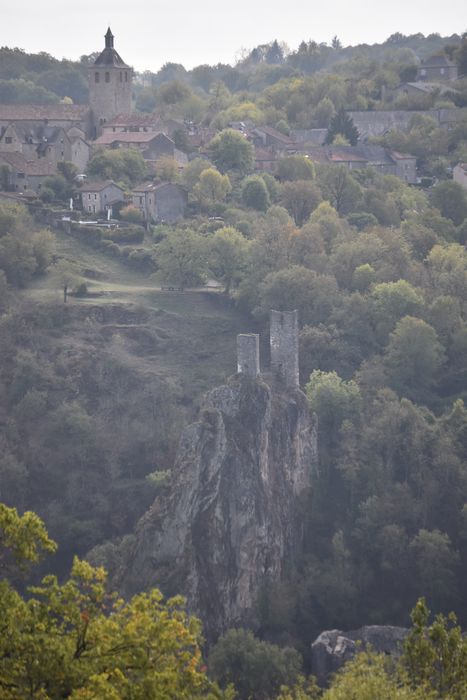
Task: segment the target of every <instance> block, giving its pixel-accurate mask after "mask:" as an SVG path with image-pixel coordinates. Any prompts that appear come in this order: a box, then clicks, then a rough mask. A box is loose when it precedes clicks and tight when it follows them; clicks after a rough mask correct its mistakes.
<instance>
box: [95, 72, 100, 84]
mask: <svg viewBox="0 0 467 700" xmlns="http://www.w3.org/2000/svg"><path fill="white" fill-rule="evenodd" d="M94 82H95V83H98V82H99V73H98V72H97V71H96V73H94Z"/></svg>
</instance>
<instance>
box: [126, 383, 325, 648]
mask: <svg viewBox="0 0 467 700" xmlns="http://www.w3.org/2000/svg"><path fill="white" fill-rule="evenodd" d="M315 464H316V426H315V423H314V420H313V418H312V417H311V416H310V413H309V408H308V404H307V400H306V397H305V396H304V394H303V393H302V392H301V391H300V390H298V389H284V388H281V389H274V390H273V389H271V388H270V387H269V386H268V385H266V384H265V383H264V382H263V381H261V380H252V379H249V378H247V377H245V376H243V375H237V376H235V377H233V378H232V379H231V380H229V382H228V384H227V385H225V386H221V387H219V388H217V389H214V390H213V391H211V392H210V393H209V394H208V395H207V397H206V399H205V403H204V405H203V408H202V409H201V411H200V415H199V420H198V422H196V423H193V424H192V425H190V426H189V427H188V428H186V430H185V431H184V433H183V435H182V438H181V441H180V446H179V452H178V457H177V460H176V464H175V467H174V470H173V475H172V483H171V486H170V489H169V492H168V493H165V494H161V495H160V496H159V497H158V498H157V499H156V500H155V502H154V504H153V506H152V507H151V509H150V510H149V511H148V512H147V513H146V514H145V516H144V517H143V518H142V519H141V521H140V523H139V526H138V530H137V535H136V545H135V548H134V551H133V553H132V557H131V561H130V562H129V564H128V567H127V569H126V573H125V576H124V580H123V588H124V589H125V590H126V591H127V592H134V591H135V590H138V589H142V588H147V587H150V586H158V587H160V588H161V589H162V590H163V591H164V592H165V593H166V594H174V593H182V594H183V595H185V596H186V597H187V601H188V606H189V608H190V610H191V611H193V612H195V613H196V614H198V615H199V616H200V617H201V619H202V620H203V623H204V633H205V635H206V637H207V638H208V639H213V638H215V637H216V636H217V635H218V634H220V633H222V632H223V631H224V630H225V629H227V628H228V627H231V626H233V625H235V624H242V623H243V624H245V623H248V622H249V623H251V622H252V619H251V614H252V610H253V608H254V604H255V601H256V598H257V595H258V592H259V591H260V588H261V586H262V584H264V582H265V581H266V580H267V579H268V578H271V579H272V580H278V579H280V577H281V574H282V572H283V570H284V567H285V566H286V565H288V564H291V563H293V561H294V558H295V556H296V554H297V553H298V551H299V549H300V546H301V526H300V519H301V518H300V495H301V494H303V493H304V492H305V491H306V489H308V488H310V486H311V474H312V470H313V468H314V466H315Z"/></svg>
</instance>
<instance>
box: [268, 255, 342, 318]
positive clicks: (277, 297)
mask: <svg viewBox="0 0 467 700" xmlns="http://www.w3.org/2000/svg"><path fill="white" fill-rule="evenodd" d="M260 298H261V308H262V310H263V312H264V313H266V312H267V311H268V310H269V309H278V310H280V311H292V310H294V309H298V316H299V318H300V322H301V323H308V324H313V325H317V324H318V323H322V322H324V321H325V320H326V318H327V317H328V316H329V314H330V312H331V310H332V308H333V306H334V304H337V302H338V299H339V292H338V288H337V284H336V280H335V279H334V278H333V277H331V276H330V275H320V274H318V273H317V272H315V271H314V270H308V269H307V268H305V267H302V266H300V265H292V266H290V267H288V268H286V269H282V270H279V271H278V272H270V273H269V274H268V275H266V277H265V278H264V280H263V282H262V283H261V286H260Z"/></svg>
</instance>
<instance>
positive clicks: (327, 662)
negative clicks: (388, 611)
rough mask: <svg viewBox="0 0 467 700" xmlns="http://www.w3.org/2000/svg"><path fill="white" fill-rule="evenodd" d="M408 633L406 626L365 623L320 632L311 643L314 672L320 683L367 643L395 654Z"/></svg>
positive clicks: (366, 646) (373, 648) (380, 651)
mask: <svg viewBox="0 0 467 700" xmlns="http://www.w3.org/2000/svg"><path fill="white" fill-rule="evenodd" d="M407 633H408V629H406V628H405V627H391V626H389V625H367V626H365V627H361V628H360V629H358V630H354V631H352V632H341V631H340V630H326V631H325V632H321V634H320V635H319V637H318V638H317V639H316V640H315V641H314V642H313V644H312V645H311V659H312V661H311V663H312V671H313V675H315V676H316V678H317V679H318V683H320V684H321V685H323V684H324V683H325V682H326V679H327V678H328V676H329V675H330V674H331V673H334V672H335V671H337V670H338V669H339V668H340V667H341V666H343V665H344V664H345V663H346V662H347V661H350V659H352V658H353V657H354V656H355V654H356V653H357V652H358V651H359V650H363V649H365V648H368V647H371V649H372V650H373V651H376V652H378V653H383V654H389V655H391V656H397V655H398V654H400V653H401V651H402V644H403V641H404V639H405V637H406V635H407Z"/></svg>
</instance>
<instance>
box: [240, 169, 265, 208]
mask: <svg viewBox="0 0 467 700" xmlns="http://www.w3.org/2000/svg"><path fill="white" fill-rule="evenodd" d="M242 201H243V204H244V205H245V206H246V207H250V208H251V209H256V210H257V211H267V210H268V208H269V206H270V205H271V200H270V198H269V192H268V188H267V187H266V183H265V182H264V180H263V178H262V177H259V176H258V175H251V176H250V177H247V178H246V179H245V180H244V182H243V185H242Z"/></svg>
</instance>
